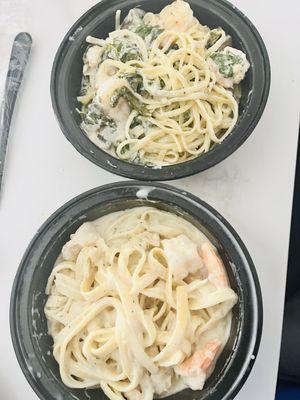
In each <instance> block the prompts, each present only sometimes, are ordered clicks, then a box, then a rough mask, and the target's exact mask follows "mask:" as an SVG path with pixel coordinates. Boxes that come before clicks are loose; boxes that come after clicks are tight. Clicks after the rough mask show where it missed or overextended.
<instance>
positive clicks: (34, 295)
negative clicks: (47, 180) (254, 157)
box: [10, 181, 263, 400]
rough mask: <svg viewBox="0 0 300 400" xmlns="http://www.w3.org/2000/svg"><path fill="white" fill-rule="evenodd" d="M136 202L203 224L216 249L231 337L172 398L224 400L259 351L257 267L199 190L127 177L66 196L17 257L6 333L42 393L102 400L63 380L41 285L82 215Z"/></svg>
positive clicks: (55, 399)
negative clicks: (210, 365) (209, 365)
mask: <svg viewBox="0 0 300 400" xmlns="http://www.w3.org/2000/svg"><path fill="white" fill-rule="evenodd" d="M141 189H143V190H141ZM148 192H149V194H148V196H147V197H144V198H140V197H141V196H144V195H145V193H148ZM141 205H149V206H152V207H157V208H159V209H163V210H167V211H170V212H173V213H176V214H178V215H180V216H182V217H183V218H185V219H187V220H188V221H190V222H191V223H192V224H194V225H195V226H196V227H198V228H199V229H200V230H201V231H203V232H204V233H205V234H206V235H207V236H208V237H209V239H210V240H211V241H212V242H213V243H214V244H215V245H216V247H217V248H218V251H219V253H220V255H221V257H222V259H223V262H224V265H225V267H226V270H227V273H228V276H229V280H230V284H231V287H232V288H233V289H234V290H235V291H236V293H237V294H238V298H239V301H238V303H237V304H236V305H235V306H234V308H233V320H232V327H231V334H230V338H229V341H228V343H227V345H226V346H225V348H224V351H223V353H222V354H221V356H220V358H219V359H218V362H217V364H216V368H215V370H214V372H213V374H212V375H211V377H210V378H209V379H208V380H207V382H206V384H205V387H204V389H203V390H202V391H201V392H193V391H192V390H188V389H187V390H184V391H183V392H180V393H178V394H175V395H172V396H170V399H171V400H182V399H183V400H191V399H199V400H204V399H210V400H220V399H223V400H225V399H228V400H229V399H232V398H233V397H234V396H235V394H236V393H237V392H238V391H239V389H240V388H241V387H242V385H243V383H244V382H245V380H246V378H247V376H248V374H249V372H250V370H251V368H252V365H253V363H254V359H255V357H256V354H257V351H258V347H259V343H260V338H261V330H262V318H263V316H262V299H261V292H260V287H259V283H258V279H257V275H256V271H255V268H254V265H253V263H252V261H251V258H250V256H249V254H248V252H247V250H246V248H245V246H244V244H243V243H242V241H241V239H240V238H239V237H238V235H237V233H236V232H235V231H234V230H233V228H232V227H231V226H230V225H229V224H228V222H227V221H225V220H224V218H223V217H222V216H221V215H220V214H219V213H218V212H217V211H215V210H214V209H212V208H211V207H210V206H208V205H207V204H206V203H204V202H203V201H202V200H200V199H198V198H197V197H195V196H193V195H191V194H188V193H186V192H183V191H181V190H178V189H175V188H172V187H170V186H167V185H162V184H157V185H156V184H151V183H145V184H143V183H142V182H134V181H133V182H122V183H114V184H112V185H106V186H102V187H98V188H96V189H93V190H90V191H88V192H86V193H84V194H82V195H80V196H78V197H76V198H74V199H73V200H71V201H69V202H68V203H67V204H65V205H64V206H63V207H61V208H60V209H59V210H58V211H56V212H55V213H54V214H53V215H52V216H51V217H50V218H49V219H48V220H47V221H46V222H45V223H44V225H43V226H42V227H41V228H40V229H39V231H38V232H37V234H36V236H35V237H34V238H33V240H32V242H31V243H30V245H29V247H28V249H27V251H26V253H25V255H24V257H23V260H22V262H21V265H20V267H19V269H18V272H17V275H16V277H15V281H14V285H13V290H12V295H11V305H10V325H11V335H12V340H13V345H14V349H15V352H16V355H17V358H18V361H19V364H20V366H21V368H22V370H23V372H24V374H25V376H26V378H27V380H28V382H29V383H30V384H31V386H32V387H33V389H34V390H35V392H36V393H37V395H38V396H39V397H40V399H43V400H60V399H70V398H71V397H72V398H75V399H80V400H88V399H92V400H99V399H105V395H104V393H103V392H102V391H101V390H100V389H94V390H88V391H84V390H74V389H69V388H67V387H66V386H64V384H63V383H62V382H61V379H60V376H59V369H58V364H57V363H56V361H55V360H54V358H53V356H52V345H53V342H52V339H51V337H50V336H49V335H48V333H47V323H46V318H45V315H44V305H45V301H46V296H45V287H46V283H47V279H48V277H49V275H50V273H51V270H52V268H53V265H54V262H55V260H56V259H57V257H58V255H59V253H60V251H61V248H62V246H63V245H64V244H65V243H66V241H67V240H68V239H69V237H70V234H72V233H74V232H75V231H76V229H77V228H78V227H79V226H80V225H81V224H82V223H83V222H85V221H90V220H94V219H96V218H99V217H101V216H103V215H105V214H107V213H111V212H114V211H119V210H124V209H126V208H132V207H136V206H141Z"/></svg>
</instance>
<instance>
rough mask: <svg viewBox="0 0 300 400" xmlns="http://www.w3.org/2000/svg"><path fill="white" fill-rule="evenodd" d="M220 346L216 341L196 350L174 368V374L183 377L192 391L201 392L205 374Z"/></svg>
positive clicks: (218, 341)
mask: <svg viewBox="0 0 300 400" xmlns="http://www.w3.org/2000/svg"><path fill="white" fill-rule="evenodd" d="M221 345H222V342H220V340H218V339H214V340H211V341H209V342H207V343H206V345H205V346H204V347H203V348H202V349H199V350H197V351H196V352H195V353H194V354H193V355H191V357H189V358H188V359H187V360H186V361H184V362H183V363H182V364H180V365H179V367H176V368H175V370H176V373H177V374H178V375H181V376H182V377H183V380H184V381H185V383H186V384H187V385H188V386H189V387H190V388H191V389H192V390H201V389H202V388H203V385H204V382H205V379H206V376H207V374H208V373H209V372H210V368H211V367H212V365H213V362H214V360H215V358H216V355H217V353H218V351H219V349H220V347H221Z"/></svg>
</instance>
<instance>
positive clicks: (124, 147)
mask: <svg viewBox="0 0 300 400" xmlns="http://www.w3.org/2000/svg"><path fill="white" fill-rule="evenodd" d="M129 149H130V145H129V143H127V144H125V146H123V147H122V149H121V152H120V153H121V154H124V153H126V152H127V151H128V150H129Z"/></svg>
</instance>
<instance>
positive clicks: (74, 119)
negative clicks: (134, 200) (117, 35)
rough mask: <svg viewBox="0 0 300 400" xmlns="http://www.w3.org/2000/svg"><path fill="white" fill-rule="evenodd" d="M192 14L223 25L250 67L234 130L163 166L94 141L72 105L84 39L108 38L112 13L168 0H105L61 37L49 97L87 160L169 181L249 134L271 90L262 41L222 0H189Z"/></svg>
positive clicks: (214, 159)
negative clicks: (121, 155)
mask: <svg viewBox="0 0 300 400" xmlns="http://www.w3.org/2000/svg"><path fill="white" fill-rule="evenodd" d="M188 2H189V3H190V5H191V7H192V9H193V11H194V15H195V16H196V17H197V18H198V19H199V20H200V22H201V23H203V24H206V25H208V26H209V27H211V28H216V27H219V26H221V27H222V28H223V29H224V30H225V31H226V32H227V33H228V34H229V35H230V36H231V37H232V42H233V46H234V47H236V48H238V49H240V50H242V51H244V52H245V53H246V54H247V58H248V59H249V61H250V64H251V67H250V69H249V71H248V72H247V75H246V78H245V79H244V80H243V81H242V84H241V87H242V97H241V100H240V104H239V119H238V122H237V124H236V126H235V128H234V129H233V131H232V133H231V134H230V135H229V136H228V137H227V138H226V139H225V140H224V141H223V142H222V143H221V144H219V145H216V146H214V147H213V148H212V149H211V150H210V151H209V152H208V153H206V154H203V155H201V156H200V157H197V158H195V159H193V160H191V161H187V162H184V163H181V164H175V165H172V166H166V167H163V168H161V169H155V168H152V167H148V166H142V165H137V164H133V163H130V162H126V161H122V160H119V159H117V158H115V157H113V156H111V155H109V154H108V153H106V152H104V151H103V150H101V149H99V148H98V147H97V146H96V145H95V144H94V143H92V142H91V141H90V140H89V139H88V137H87V136H86V135H85V133H84V132H83V131H82V130H81V128H80V123H81V118H80V115H79V114H78V112H77V111H76V108H78V107H79V104H78V102H77V99H76V97H77V96H78V94H79V92H80V86H81V77H82V66H83V64H82V56H83V53H84V51H85V49H86V46H87V44H86V42H85V38H86V36H88V35H93V36H96V37H100V38H106V37H107V36H108V34H109V32H111V31H112V30H114V23H115V12H116V10H118V9H120V10H121V11H122V16H123V17H124V16H125V15H126V14H127V13H128V11H129V10H130V9H131V8H133V7H136V6H140V7H141V8H143V9H144V10H146V11H151V12H156V13H157V12H159V11H160V10H161V9H162V8H163V7H165V6H166V5H167V4H169V3H171V0H152V1H148V0H103V1H101V2H100V3H98V4H96V5H95V6H94V7H93V8H91V9H90V10H88V11H87V12H86V13H85V14H84V15H83V16H82V17H81V18H79V19H78V20H77V21H76V22H75V23H74V25H73V26H72V28H71V29H70V30H69V31H68V33H67V34H66V36H65V37H64V39H63V41H62V43H61V45H60V47H59V49H58V51H57V53H56V56H55V60H54V63H53V67H52V74H51V97H52V105H53V109H54V112H55V115H56V117H57V120H58V123H59V125H60V127H61V129H62V131H63V133H64V135H65V136H66V138H67V139H68V140H69V141H70V142H71V143H72V145H73V146H74V147H75V148H76V149H77V150H78V151H79V152H80V153H81V154H82V155H83V156H84V157H86V158H87V159H89V160H90V161H92V162H93V163H95V164H97V165H98V166H100V167H101V168H104V169H106V170H108V171H110V172H112V173H115V174H117V175H122V176H126V177H128V178H134V179H142V180H152V181H153V180H170V179H177V178H181V177H184V176H188V175H192V174H195V173H197V172H200V171H203V170H205V169H207V168H209V167H212V166H213V165H215V164H217V163H219V162H220V161H222V160H224V159H225V158H226V157H228V156H229V155H230V154H231V153H233V152H234V151H235V150H236V149H237V148H238V147H240V146H241V144H242V143H243V142H244V141H245V140H246V139H247V138H248V136H249V135H250V134H251V132H252V131H253V129H254V128H255V126H256V124H257V123H258V121H259V119H260V117H261V115H262V113H263V110H264V108H265V104H266V101H267V98H268V94H269V87H270V65H269V59H268V55H267V51H266V48H265V45H264V43H263V41H262V39H261V37H260V35H259V33H258V32H257V30H256V28H255V27H254V26H253V24H252V23H251V22H250V21H249V20H248V18H247V17H246V16H245V15H243V14H242V13H241V12H240V11H239V10H238V9H237V8H236V7H234V6H233V5H231V4H230V3H228V2H227V1H226V0H210V1H207V0H188Z"/></svg>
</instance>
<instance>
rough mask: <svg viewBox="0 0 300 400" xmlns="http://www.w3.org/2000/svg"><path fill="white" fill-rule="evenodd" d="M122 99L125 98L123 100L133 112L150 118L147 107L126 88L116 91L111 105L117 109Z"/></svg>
mask: <svg viewBox="0 0 300 400" xmlns="http://www.w3.org/2000/svg"><path fill="white" fill-rule="evenodd" d="M121 97H123V99H125V100H126V101H127V103H128V104H129V106H130V108H131V109H132V110H136V111H137V112H138V113H139V114H141V115H144V116H149V111H148V110H147V107H146V106H145V105H144V104H143V103H141V102H140V101H139V100H138V99H137V98H136V97H135V96H134V94H133V93H132V92H131V91H130V90H129V89H128V88H127V87H125V86H123V87H121V88H119V89H117V90H115V92H114V94H113V95H112V97H111V99H110V105H111V106H112V107H116V106H117V104H118V102H119V100H120V98H121Z"/></svg>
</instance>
